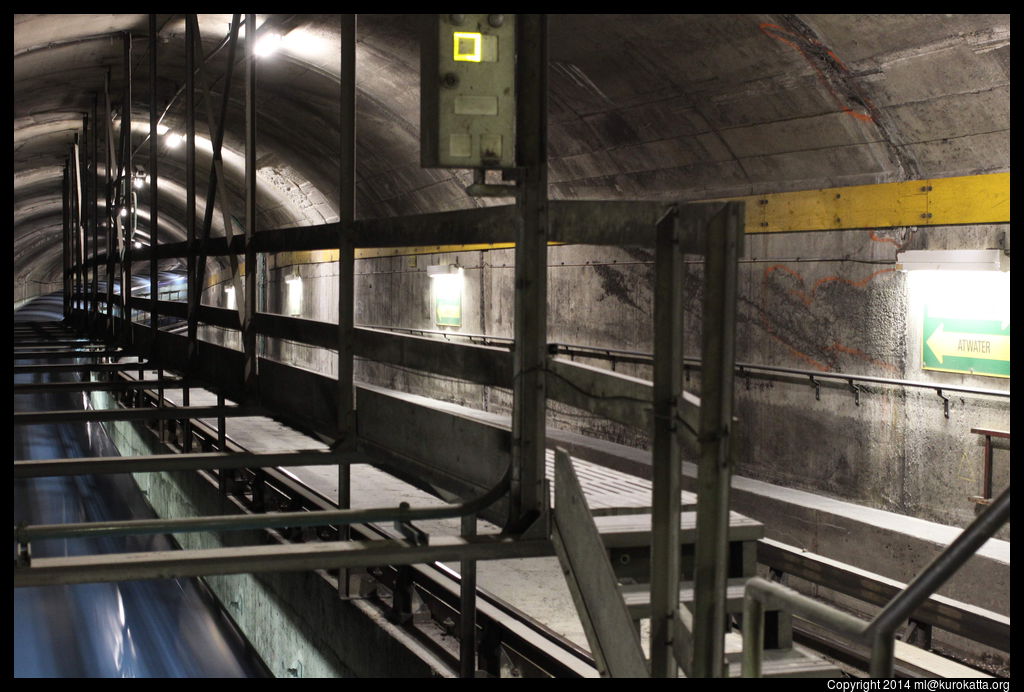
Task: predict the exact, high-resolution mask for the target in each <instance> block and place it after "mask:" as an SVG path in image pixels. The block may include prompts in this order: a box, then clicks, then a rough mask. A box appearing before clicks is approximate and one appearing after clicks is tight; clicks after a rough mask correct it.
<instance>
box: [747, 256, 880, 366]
mask: <svg viewBox="0 0 1024 692" xmlns="http://www.w3.org/2000/svg"><path fill="white" fill-rule="evenodd" d="M775 271H783V272H785V273H787V274H789V275H790V276H791V277H793V278H795V279H796V280H797V281H799V282H800V284H801V285H802V286H803V285H806V281H805V280H804V278H803V276H801V274H800V272H798V271H796V270H794V269H791V268H789V267H787V266H786V265H784V264H773V265H771V266H770V267H767V268H766V269H765V270H764V276H763V278H762V283H766V282H767V281H768V279H769V277H770V276H771V275H772V274H773V273H774V272H775ZM894 271H896V268H895V267H890V268H888V269H880V270H878V271H876V272H872V273H871V274H869V275H868V276H867V277H865V278H863V279H861V280H859V281H853V280H851V279H847V278H845V277H842V276H826V277H823V278H821V279H818V280H817V281H816V282H815V283H814V286H813V287H812V288H811V290H810V291H809V292H806V291H803V290H800V289H790V290H789V293H790V295H793V296H795V297H797V298H799V299H800V301H801V302H803V304H804V305H805V306H807V307H810V305H811V303H813V302H814V300H815V297H816V296H815V294H816V293H817V290H818V288H819V287H821V286H823V285H825V284H826V283H830V282H832V281H842V282H845V283H847V284H849V285H851V286H853V287H855V288H863V287H864V286H866V285H867V284H868V282H870V281H872V280H873V279H874V278H875V277H877V276H880V275H882V274H887V273H889V272H894ZM762 295H763V294H762ZM763 300H764V298H763V297H762V304H761V326H762V327H763V328H764V329H765V331H767V332H768V334H770V335H771V336H773V337H774V338H775V339H777V340H778V341H779V342H781V343H782V345H783V346H785V347H786V348H787V349H788V350H789V352H790V353H792V354H793V355H794V356H796V357H797V358H799V359H801V360H803V361H805V362H807V363H809V364H810V365H811V366H813V367H815V368H817V369H818V370H821V371H822V372H829V371H830V370H831V368H830V367H829V366H827V365H825V364H823V363H821V362H820V361H818V360H816V359H815V358H813V357H812V356H810V355H808V354H806V353H803V352H802V351H799V350H797V349H795V348H793V347H792V346H790V345H789V344H788V343H786V342H785V341H784V340H783V339H782V338H781V337H780V336H779V335H778V334H776V333H775V330H774V329H772V327H771V324H770V323H769V322H768V318H767V314H768V311H767V310H766V309H765V307H764V302H763ZM825 348H826V349H829V350H833V351H839V352H841V353H846V354H848V355H852V356H855V357H857V358H860V359H862V360H867V361H869V362H871V363H873V364H875V365H877V366H879V367H883V368H886V369H889V370H892V371H894V372H897V371H898V368H896V367H895V366H893V365H891V364H889V363H885V362H883V361H879V360H876V359H875V358H872V357H871V356H869V355H868V354H867V353H865V352H864V351H861V350H859V349H856V348H851V347H849V346H844V345H843V344H840V343H839V342H833V344H832V345H831V346H826V347H825Z"/></svg>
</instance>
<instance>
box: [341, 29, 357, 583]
mask: <svg viewBox="0 0 1024 692" xmlns="http://www.w3.org/2000/svg"><path fill="white" fill-rule="evenodd" d="M340 75H341V78H340V88H341V93H340V103H341V114H340V122H339V124H338V131H339V132H340V134H341V142H340V152H339V156H340V158H341V176H340V180H341V190H340V195H339V199H338V216H339V223H338V435H339V441H340V444H339V445H338V451H339V452H342V453H344V452H345V451H347V450H349V449H352V448H353V446H354V444H355V411H354V401H353V399H354V397H353V387H352V380H353V352H354V349H353V341H354V339H355V328H354V322H355V248H354V246H353V243H352V224H353V223H354V221H355V217H356V214H355V183H356V16H355V15H354V14H343V15H341V72H340ZM339 461H340V463H339V464H338V508H339V509H348V508H349V507H350V506H351V503H352V477H351V474H352V470H351V466H349V464H348V462H347V461H341V460H339ZM349 535H350V533H349V527H348V526H345V527H344V528H343V529H342V531H341V533H340V535H339V539H341V540H347V539H348V538H349ZM338 593H339V595H340V596H342V597H346V596H348V595H349V578H348V570H347V569H345V568H342V569H341V570H340V571H339V574H338Z"/></svg>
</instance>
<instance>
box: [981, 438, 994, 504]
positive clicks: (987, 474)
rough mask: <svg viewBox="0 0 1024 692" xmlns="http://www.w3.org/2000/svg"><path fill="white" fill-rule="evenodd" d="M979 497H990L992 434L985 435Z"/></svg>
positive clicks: (988, 498) (987, 498)
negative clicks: (983, 465) (983, 462)
mask: <svg viewBox="0 0 1024 692" xmlns="http://www.w3.org/2000/svg"><path fill="white" fill-rule="evenodd" d="M981 497H982V499H983V500H991V499H992V436H991V435H985V467H984V469H983V470H982V477H981Z"/></svg>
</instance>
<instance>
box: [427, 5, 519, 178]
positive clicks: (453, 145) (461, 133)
mask: <svg viewBox="0 0 1024 692" xmlns="http://www.w3.org/2000/svg"><path fill="white" fill-rule="evenodd" d="M427 23H428V26H427V27H425V28H424V32H423V37H422V41H421V55H420V132H421V149H420V152H421V163H422V165H423V167H424V168H482V169H485V168H514V167H515V165H516V148H515V145H516V83H515V76H516V69H515V67H516V65H515V63H516V21H515V15H512V14H440V15H435V16H433V17H431V18H430V20H429V21H428V22H427Z"/></svg>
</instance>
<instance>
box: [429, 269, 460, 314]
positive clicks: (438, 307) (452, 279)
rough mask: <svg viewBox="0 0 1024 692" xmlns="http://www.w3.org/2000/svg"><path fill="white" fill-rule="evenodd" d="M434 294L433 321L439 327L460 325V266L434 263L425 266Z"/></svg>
mask: <svg viewBox="0 0 1024 692" xmlns="http://www.w3.org/2000/svg"><path fill="white" fill-rule="evenodd" d="M427 276H429V277H430V279H431V281H430V284H431V292H432V293H433V296H434V323H435V324H436V325H438V326H439V327H461V326H462V287H463V283H464V278H463V271H462V267H460V266H458V265H456V264H434V265H430V266H429V267H427Z"/></svg>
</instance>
